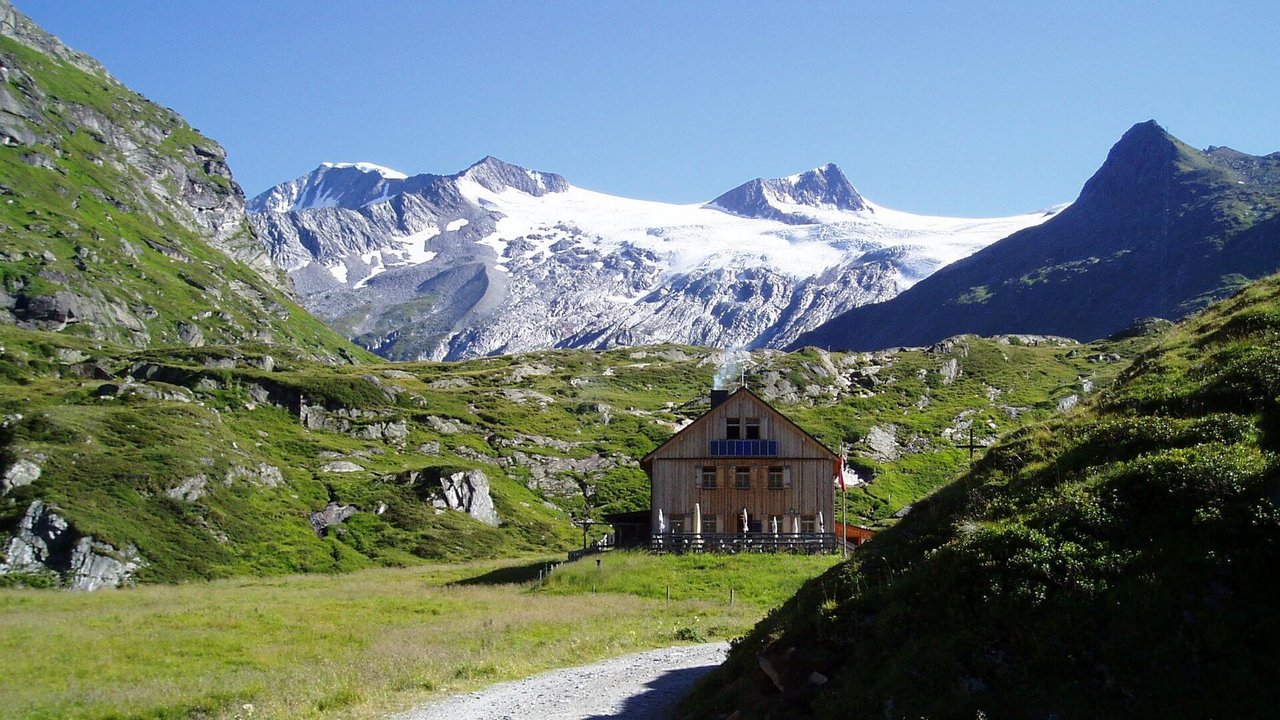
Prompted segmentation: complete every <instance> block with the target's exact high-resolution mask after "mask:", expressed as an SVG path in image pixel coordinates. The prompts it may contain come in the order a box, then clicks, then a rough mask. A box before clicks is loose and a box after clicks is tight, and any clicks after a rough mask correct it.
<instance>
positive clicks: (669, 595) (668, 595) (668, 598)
mask: <svg viewBox="0 0 1280 720" xmlns="http://www.w3.org/2000/svg"><path fill="white" fill-rule="evenodd" d="M667 604H668V605H670V604H671V586H670V585H668V586H667Z"/></svg>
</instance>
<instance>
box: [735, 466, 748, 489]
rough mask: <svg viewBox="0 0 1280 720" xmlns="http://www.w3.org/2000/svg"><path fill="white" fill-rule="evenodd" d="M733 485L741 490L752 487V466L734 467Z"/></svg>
mask: <svg viewBox="0 0 1280 720" xmlns="http://www.w3.org/2000/svg"><path fill="white" fill-rule="evenodd" d="M733 486H734V487H735V488H737V489H739V490H750V489H751V468H750V467H746V466H742V465H739V466H738V467H736V468H734V469H733Z"/></svg>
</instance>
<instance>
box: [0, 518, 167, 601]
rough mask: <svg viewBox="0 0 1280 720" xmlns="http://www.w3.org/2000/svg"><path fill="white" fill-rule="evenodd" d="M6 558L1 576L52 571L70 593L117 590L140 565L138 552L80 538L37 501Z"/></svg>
mask: <svg viewBox="0 0 1280 720" xmlns="http://www.w3.org/2000/svg"><path fill="white" fill-rule="evenodd" d="M5 557H6V560H5V562H4V563H3V564H0V574H8V573H15V572H48V571H52V572H55V573H57V574H58V575H59V576H60V577H61V578H62V579H63V582H64V583H66V585H67V586H68V587H70V588H71V589H73V590H96V589H98V588H101V587H117V586H119V585H122V584H124V583H126V582H129V581H130V580H131V579H132V577H133V575H134V573H135V572H136V571H137V570H138V569H139V568H140V567H142V564H143V560H142V557H141V556H140V555H139V554H138V550H137V548H134V547H132V546H128V547H126V548H125V549H124V551H118V550H116V549H115V548H114V547H112V546H111V545H108V544H106V543H100V542H95V541H94V539H93V537H92V536H81V535H80V534H79V533H77V532H76V531H75V529H74V528H72V527H71V524H70V523H68V522H67V521H66V520H65V519H64V518H63V517H62V516H60V515H58V514H57V513H56V512H54V511H53V509H52V508H50V507H48V506H46V505H45V504H44V503H43V502H42V501H40V500H36V501H35V502H33V503H31V505H30V506H29V507H28V508H27V512H26V513H25V514H24V515H23V516H22V520H21V521H20V522H19V523H18V529H17V532H16V533H15V534H14V535H13V537H12V538H10V539H9V545H8V547H7V548H6V552H5Z"/></svg>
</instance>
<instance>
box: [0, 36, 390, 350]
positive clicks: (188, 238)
mask: <svg viewBox="0 0 1280 720" xmlns="http://www.w3.org/2000/svg"><path fill="white" fill-rule="evenodd" d="M16 22H17V23H18V24H19V25H23V26H26V27H27V28H28V29H29V31H30V32H31V33H34V34H37V35H40V36H42V37H43V38H44V39H45V41H47V42H48V43H51V44H54V45H57V46H58V47H61V45H60V43H57V41H56V40H54V39H52V38H50V37H48V36H47V35H44V34H43V31H40V30H39V29H38V28H34V26H31V25H29V23H30V21H29V20H27V19H26V18H25V17H23V16H21V15H20V14H19V15H17V20H16ZM62 51H63V52H67V53H69V52H70V51H67V50H66V49H65V48H62ZM0 62H2V63H3V66H4V68H5V74H4V81H3V82H2V83H0V105H3V112H4V113H5V114H4V116H3V118H2V120H3V122H2V123H0V124H3V127H2V128H0V132H2V133H3V134H4V135H5V137H6V142H4V143H2V144H0V199H2V201H0V233H2V234H3V236H4V244H3V248H2V249H0V321H7V322H11V323H12V322H15V321H17V322H19V323H22V324H24V325H26V326H28V327H33V328H39V329H54V328H56V329H59V330H62V331H63V332H66V333H67V334H72V335H82V336H86V337H91V338H95V339H99V340H108V341H113V342H118V343H124V344H128V345H134V346H138V347H145V346H160V345H181V344H185V345H190V344H202V343H204V342H209V343H218V342H220V343H232V342H243V341H265V342H271V343H286V344H288V345H290V346H292V347H294V348H298V349H300V350H303V351H305V352H308V353H310V354H312V355H313V356H316V357H322V358H327V359H331V360H365V361H371V360H373V359H374V358H373V356H372V355H370V354H369V353H367V352H365V351H363V350H360V349H358V348H356V347H355V346H353V345H351V344H350V343H348V342H347V341H346V340H345V339H343V338H342V337H340V336H338V335H337V334H336V333H334V332H333V331H332V330H330V329H329V328H327V327H325V326H324V325H323V324H322V323H321V322H320V321H318V320H316V319H315V318H314V317H312V316H311V315H310V314H308V313H307V312H306V311H305V310H303V309H302V308H301V307H300V306H299V305H298V304H297V303H296V302H294V300H293V299H292V298H291V297H290V296H289V295H287V294H286V293H285V292H282V291H281V290H280V289H279V288H280V287H287V283H285V282H284V281H283V276H282V275H280V274H279V273H277V272H275V271H274V270H271V269H270V266H269V263H268V262H267V260H266V257H265V254H264V252H263V250H262V248H261V246H260V244H259V243H258V241H257V239H256V238H255V237H254V236H253V233H252V231H251V230H250V228H249V226H248V223H247V221H246V220H245V216H244V199H243V195H242V194H241V191H240V188H239V186H237V185H236V184H235V183H234V181H233V180H232V179H231V175H230V172H229V171H228V170H227V167H226V164H225V162H224V158H225V152H224V151H223V149H222V148H221V147H219V146H218V144H217V143H215V142H213V141H212V140H209V139H208V138H205V137H203V136H201V135H200V134H199V133H198V132H196V131H195V130H193V129H192V128H191V127H190V126H189V125H188V124H187V123H186V122H185V121H183V120H182V118H180V117H179V116H178V115H177V114H175V113H174V112H173V111H171V110H168V109H165V108H162V107H160V106H158V105H155V104H153V103H151V102H150V101H148V100H147V99H146V98H144V97H143V96H141V95H139V94H138V93H135V92H133V91H131V90H129V89H128V88H126V87H124V86H123V85H121V84H120V83H119V82H117V81H116V80H115V79H114V78H112V77H110V76H109V75H107V74H106V72H105V71H102V70H101V69H97V70H96V71H90V70H89V69H87V68H86V66H85V65H84V64H83V63H82V64H80V65H77V64H73V63H72V62H69V61H67V60H66V59H64V58H58V57H54V56H53V55H51V54H47V53H45V52H42V51H41V50H39V49H36V48H35V47H32V46H30V45H28V44H24V43H22V42H19V41H18V40H17V39H15V38H14V37H9V36H0ZM85 62H91V61H88V60H86V61H85Z"/></svg>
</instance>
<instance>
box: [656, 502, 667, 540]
mask: <svg viewBox="0 0 1280 720" xmlns="http://www.w3.org/2000/svg"><path fill="white" fill-rule="evenodd" d="M666 531H667V519H666V518H664V517H663V516H662V508H658V534H662V533H664V532H666Z"/></svg>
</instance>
